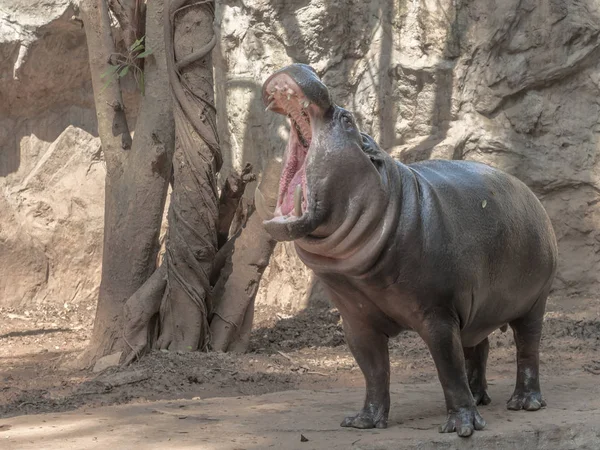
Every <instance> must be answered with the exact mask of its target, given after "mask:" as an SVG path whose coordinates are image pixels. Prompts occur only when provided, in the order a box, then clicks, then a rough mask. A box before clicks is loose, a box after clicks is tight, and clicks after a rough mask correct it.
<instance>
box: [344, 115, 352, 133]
mask: <svg viewBox="0 0 600 450" xmlns="http://www.w3.org/2000/svg"><path fill="white" fill-rule="evenodd" d="M342 123H343V124H344V127H345V128H346V129H350V128H354V123H353V122H352V119H351V118H350V116H347V115H345V114H344V115H343V116H342Z"/></svg>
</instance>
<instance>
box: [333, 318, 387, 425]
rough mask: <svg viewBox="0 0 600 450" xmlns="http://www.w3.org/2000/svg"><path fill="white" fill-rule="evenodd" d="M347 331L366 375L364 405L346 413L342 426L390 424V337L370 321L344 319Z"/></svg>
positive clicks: (353, 349) (351, 348)
mask: <svg viewBox="0 0 600 450" xmlns="http://www.w3.org/2000/svg"><path fill="white" fill-rule="evenodd" d="M343 326H344V334H345V336H346V342H347V343H348V346H349V347H350V351H351V352H352V354H353V355H354V359H356V362H357V363H358V366H359V367H360V369H361V370H362V373H363V375H364V377H365V382H366V385H367V386H366V387H367V393H366V397H365V404H364V406H363V408H362V409H361V410H360V411H359V412H358V414H356V415H355V416H349V417H346V418H345V419H344V420H343V421H342V423H341V426H342V427H354V428H387V419H388V414H389V411H390V359H389V354H388V337H387V336H386V335H385V334H383V333H381V332H379V331H377V330H375V329H374V328H373V327H372V326H370V325H368V324H364V323H361V322H359V321H352V322H350V321H347V320H346V319H344V322H343Z"/></svg>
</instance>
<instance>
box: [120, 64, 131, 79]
mask: <svg viewBox="0 0 600 450" xmlns="http://www.w3.org/2000/svg"><path fill="white" fill-rule="evenodd" d="M128 72H129V66H125V67H123V69H121V71H120V72H119V77H124V76H125V75H127V73H128Z"/></svg>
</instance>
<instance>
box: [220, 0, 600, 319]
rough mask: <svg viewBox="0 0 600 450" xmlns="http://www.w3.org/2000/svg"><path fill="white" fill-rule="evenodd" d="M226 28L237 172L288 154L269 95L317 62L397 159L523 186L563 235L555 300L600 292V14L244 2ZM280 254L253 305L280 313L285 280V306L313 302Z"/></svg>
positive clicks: (226, 14) (490, 6) (225, 70)
mask: <svg viewBox="0 0 600 450" xmlns="http://www.w3.org/2000/svg"><path fill="white" fill-rule="evenodd" d="M220 22H221V23H220V31H221V37H222V39H221V43H220V49H219V51H220V53H221V60H220V64H219V67H218V71H219V73H220V76H222V77H226V80H227V83H223V84H222V85H221V88H220V92H219V94H220V99H221V105H227V113H228V114H229V121H228V122H225V121H224V120H223V121H222V122H221V135H222V137H223V141H224V144H225V149H226V150H227V149H228V148H229V149H231V155H232V161H231V162H230V164H231V165H233V166H234V167H238V166H239V165H240V164H241V163H242V161H245V160H249V161H251V162H253V163H256V164H257V166H258V167H260V166H261V164H264V160H265V158H269V157H272V156H273V155H279V154H280V152H281V149H282V148H283V147H284V144H283V141H284V138H285V131H284V129H283V128H282V123H283V120H282V118H280V117H274V115H273V114H264V112H263V107H262V105H261V103H260V99H259V89H260V85H261V83H262V81H264V79H265V78H266V76H268V74H269V73H270V72H272V71H273V70H274V69H276V68H278V67H280V66H282V65H285V64H289V63H291V62H303V63H308V64H310V65H312V66H313V67H315V68H316V69H317V71H318V72H319V74H320V75H321V77H322V78H323V79H324V81H325V83H326V84H327V85H328V86H330V87H331V88H332V90H333V92H334V96H335V97H334V98H335V99H336V101H337V102H338V103H340V104H341V105H344V106H346V107H347V108H349V109H352V110H353V111H354V112H355V114H356V115H357V117H358V119H359V123H360V124H361V127H362V128H363V130H364V131H367V132H369V133H371V134H372V135H373V136H374V137H376V138H377V140H378V141H379V142H380V143H381V144H382V146H384V148H386V149H388V150H389V151H390V152H391V153H392V154H393V155H394V156H395V157H397V158H398V159H400V160H402V161H405V162H410V161H415V160H419V159H425V158H433V157H438V158H454V159H470V160H477V161H483V162H485V163H488V164H491V165H494V166H497V167H500V168H502V169H505V170H507V171H508V172H511V173H513V174H514V175H516V176H518V177H519V178H521V179H522V180H523V181H525V182H526V183H527V184H528V185H529V186H531V187H532V188H533V190H534V191H535V192H536V194H538V196H539V197H540V198H541V199H542V201H543V203H544V205H545V207H546V208H547V210H548V212H549V214H550V216H551V218H552V221H553V224H554V227H555V229H556V233H557V236H558V240H559V245H560V254H561V259H560V269H559V273H558V279H557V281H556V283H555V288H556V290H558V291H561V292H563V293H567V292H568V293H577V292H583V293H590V292H597V289H598V286H599V281H600V280H599V277H600V275H599V274H600V206H599V205H598V203H599V202H600V170H599V169H600V166H599V162H598V156H599V155H600V122H599V117H600V102H599V101H598V98H599V95H598V94H599V93H600V63H599V61H600V59H599V56H600V10H599V6H598V3H597V2H595V1H594V0H583V1H581V2H566V3H565V2H561V1H556V0H544V1H541V2H535V1H530V0H507V1H505V2H500V3H498V2H495V1H492V0H484V1H480V2H473V1H460V0H459V1H452V0H441V1H432V0H421V1H400V2H394V1H391V0H389V1H387V0H380V1H367V2H364V1H358V0H345V1H342V0H320V1H317V0H312V1H308V0H305V1H302V2H276V1H269V0H245V1H243V2H242V1H238V2H227V5H224V6H222V7H221V8H220ZM222 111H224V109H222ZM248 191H249V192H252V189H249V190H248ZM282 247H283V246H279V247H278V249H277V251H276V255H275V258H274V261H273V263H272V264H271V268H270V269H271V271H270V273H269V274H268V281H269V283H270V284H269V285H268V288H265V283H263V289H261V291H260V294H259V297H258V299H257V305H261V304H267V303H269V304H270V303H272V302H274V301H275V302H277V301H278V300H277V297H283V292H281V293H278V292H277V290H276V289H275V286H277V285H280V286H282V289H283V286H287V285H288V282H289V281H290V280H291V281H292V282H293V284H292V285H293V286H294V292H295V293H296V294H295V298H293V299H292V300H291V301H290V307H292V308H293V305H299V304H302V302H303V301H305V298H306V290H307V289H308V286H309V284H308V281H307V279H306V278H304V272H303V271H302V270H301V269H299V268H298V263H297V261H296V260H293V259H290V258H289V256H288V255H289V254H290V252H291V251H292V248H291V247H290V246H285V250H284V249H283V248H282ZM276 267H279V269H278V270H274V268H276ZM304 286H306V287H304ZM292 297H294V296H292ZM303 299H304V300H303Z"/></svg>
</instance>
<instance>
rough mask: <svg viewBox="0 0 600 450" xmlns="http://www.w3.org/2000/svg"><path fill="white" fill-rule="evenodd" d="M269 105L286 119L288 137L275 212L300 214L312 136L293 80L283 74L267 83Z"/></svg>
mask: <svg viewBox="0 0 600 450" xmlns="http://www.w3.org/2000/svg"><path fill="white" fill-rule="evenodd" d="M267 92H268V93H269V94H270V95H269V101H270V102H271V104H270V105H269V107H268V108H267V109H272V110H274V111H275V112H278V113H280V114H285V115H287V116H288V118H289V119H290V138H289V141H288V146H287V150H286V156H285V161H284V165H283V170H282V173H281V179H280V181H279V196H278V200H277V207H276V208H275V216H290V215H294V216H299V215H300V216H301V215H302V214H303V213H304V211H306V208H307V204H308V197H307V189H306V161H307V155H308V152H309V149H310V143H311V140H312V129H311V123H310V116H309V114H308V109H309V108H310V102H309V101H308V100H307V99H306V97H305V96H304V94H303V93H302V91H301V89H300V88H299V87H298V85H297V84H296V83H295V81H294V80H293V79H292V78H291V77H290V76H288V75H287V74H280V75H278V76H275V77H274V78H273V79H272V80H271V81H270V82H269V84H268V85H267ZM297 186H300V189H301V194H300V195H301V202H300V204H301V211H300V214H298V211H297V208H296V207H295V199H294V197H295V192H296V189H297Z"/></svg>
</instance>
